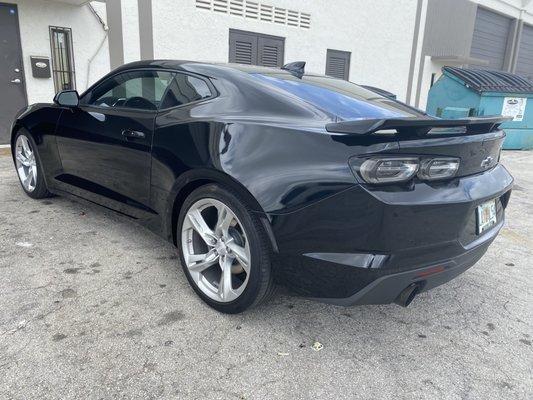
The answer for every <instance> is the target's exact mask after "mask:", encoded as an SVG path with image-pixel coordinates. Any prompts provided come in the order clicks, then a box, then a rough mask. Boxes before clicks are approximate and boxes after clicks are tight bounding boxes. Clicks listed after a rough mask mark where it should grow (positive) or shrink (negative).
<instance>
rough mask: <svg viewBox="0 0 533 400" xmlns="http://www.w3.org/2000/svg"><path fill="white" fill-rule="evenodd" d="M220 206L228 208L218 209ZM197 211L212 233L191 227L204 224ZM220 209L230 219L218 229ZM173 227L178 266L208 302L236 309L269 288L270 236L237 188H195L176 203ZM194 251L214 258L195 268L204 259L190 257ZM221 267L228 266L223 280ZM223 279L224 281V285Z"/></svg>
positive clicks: (256, 299)
mask: <svg viewBox="0 0 533 400" xmlns="http://www.w3.org/2000/svg"><path fill="white" fill-rule="evenodd" d="M224 207H225V208H226V209H228V210H229V212H228V211H223V210H225V208H224ZM198 213H200V216H201V217H202V220H203V221H204V222H205V224H206V225H207V229H206V230H205V232H208V231H209V232H210V234H212V236H213V237H211V236H209V235H207V234H205V232H204V234H200V233H199V231H200V230H203V229H195V227H196V228H198V226H197V225H201V226H204V225H203V223H198V222H197V221H199V219H198V218H197V216H198ZM221 215H224V216H225V217H226V218H225V219H224V221H228V220H230V219H231V222H230V223H229V226H228V227H227V228H224V227H223V228H221V229H218V227H219V226H225V225H227V223H226V222H224V223H221V222H220V221H221V220H222V218H221ZM204 227H205V226H204ZM176 229H177V232H176V237H177V244H178V250H179V256H180V261H181V265H182V268H183V271H184V272H185V275H186V277H187V280H188V281H189V283H190V285H191V286H192V288H193V289H194V291H195V292H196V293H197V294H198V296H199V297H200V298H201V299H202V300H203V301H204V302H205V303H207V304H208V305H209V306H211V307H212V308H214V309H216V310H218V311H220V312H222V313H227V314H236V313H240V312H243V311H245V310H247V309H249V308H252V307H254V306H257V305H258V304H260V303H262V302H263V301H265V300H266V299H268V298H269V297H270V296H271V295H272V294H273V292H274V287H275V286H274V282H273V277H272V271H271V252H272V249H271V245H270V242H269V239H268V237H267V235H266V232H265V230H264V227H263V225H262V224H261V221H260V220H259V217H258V216H257V215H256V213H254V212H252V210H251V208H250V207H249V205H248V204H247V203H246V201H245V200H243V198H242V197H241V196H239V195H238V194H237V193H235V192H234V191H232V190H229V189H227V188H225V187H222V186H220V185H217V184H208V185H205V186H202V187H200V188H198V189H196V190H194V191H193V192H192V193H191V194H190V195H189V196H188V197H187V198H186V199H185V201H184V203H183V205H182V207H181V210H180V214H179V218H178V223H177V228H176ZM223 232H226V233H223ZM204 236H205V237H206V238H207V241H206V239H204ZM208 242H210V243H208ZM225 246H226V247H225ZM225 249H226V250H225ZM197 253H200V254H201V255H208V254H211V256H209V257H210V260H209V262H211V263H212V259H213V258H215V257H218V258H216V260H215V262H214V263H213V264H212V265H211V266H209V267H207V268H206V269H204V270H203V271H201V272H198V270H197V266H198V265H200V266H201V268H204V265H203V264H202V262H203V261H194V260H196V259H197V258H199V257H200V256H199V255H198V254H197ZM225 253H226V255H224V254H225ZM244 253H246V254H244ZM209 257H208V256H206V257H205V258H204V260H205V259H208V258H209ZM200 258H201V257H200ZM232 258H233V259H232ZM246 258H248V260H247V261H248V262H246ZM191 260H193V261H191ZM229 264H231V266H230V267H228V265H229ZM205 265H207V263H206V264H205ZM224 271H231V274H230V277H229V278H228V280H224V277H225V276H226V275H224ZM218 274H220V276H218ZM217 280H218V285H217ZM223 282H229V286H228V284H224V283H223ZM242 285H245V286H244V287H243V286H242ZM227 287H229V289H228V293H227V296H226V294H225V292H226V290H225V288H227ZM236 294H237V295H236ZM235 296H236V297H235ZM234 297H235V298H234Z"/></svg>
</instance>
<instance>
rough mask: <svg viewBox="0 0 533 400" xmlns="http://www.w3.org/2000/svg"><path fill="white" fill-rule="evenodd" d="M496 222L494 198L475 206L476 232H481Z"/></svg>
mask: <svg viewBox="0 0 533 400" xmlns="http://www.w3.org/2000/svg"><path fill="white" fill-rule="evenodd" d="M495 224H496V199H492V200H489V201H487V202H485V203H483V204H481V205H479V206H477V233H478V235H480V234H482V233H483V232H485V231H488V230H489V229H490V228H492V226H493V225H495Z"/></svg>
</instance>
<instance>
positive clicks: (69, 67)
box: [50, 26, 76, 92]
mask: <svg viewBox="0 0 533 400" xmlns="http://www.w3.org/2000/svg"><path fill="white" fill-rule="evenodd" d="M50 44H51V47H52V74H53V76H54V85H55V89H56V92H59V91H61V90H73V89H75V88H76V80H75V71H74V57H73V52H72V30H71V29H70V28H60V27H57V26H51V27H50Z"/></svg>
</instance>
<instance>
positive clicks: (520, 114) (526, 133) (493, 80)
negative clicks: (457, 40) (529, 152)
mask: <svg viewBox="0 0 533 400" xmlns="http://www.w3.org/2000/svg"><path fill="white" fill-rule="evenodd" d="M426 111H427V113H428V114H430V115H434V116H436V117H440V118H448V119H454V118H464V117H469V116H471V117H473V116H487V115H504V116H509V117H512V118H513V119H512V120H510V121H508V122H506V123H504V124H502V125H501V127H502V129H503V130H504V131H505V133H506V134H507V137H506V139H505V142H504V144H503V148H504V149H515V150H517V149H520V150H526V149H533V82H530V81H528V80H526V79H525V78H522V77H520V76H518V75H514V74H511V73H507V72H500V71H489V70H481V69H473V68H457V67H443V68H442V76H441V77H440V78H439V79H438V80H437V82H435V84H434V85H433V86H432V87H431V89H430V91H429V96H428V105H427V110H426Z"/></svg>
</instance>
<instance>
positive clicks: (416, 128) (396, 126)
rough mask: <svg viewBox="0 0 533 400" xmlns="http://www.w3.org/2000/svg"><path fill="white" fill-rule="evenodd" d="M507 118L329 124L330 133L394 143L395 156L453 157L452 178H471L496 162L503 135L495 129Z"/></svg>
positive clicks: (363, 121)
mask: <svg viewBox="0 0 533 400" xmlns="http://www.w3.org/2000/svg"><path fill="white" fill-rule="evenodd" d="M507 120H508V118H505V117H501V116H497V117H481V118H466V119H459V120H443V119H435V118H416V119H413V118H397V119H381V120H368V119H367V120H355V121H341V122H336V123H331V124H328V125H327V126H326V129H327V130H328V131H329V132H331V133H337V134H344V135H350V136H352V135H355V136H370V135H372V136H374V135H376V136H377V135H379V136H381V135H389V136H390V137H391V140H394V139H395V140H397V141H398V145H399V150H398V151H396V152H395V153H399V154H405V155H412V156H435V157H456V158H459V159H460V160H461V163H460V167H459V170H458V171H457V174H456V176H466V175H473V174H477V173H480V172H483V171H486V170H488V169H491V168H493V167H494V166H495V165H496V164H498V161H499V159H500V151H501V148H502V145H503V140H504V139H505V133H504V132H503V131H502V130H500V129H499V125H500V124H501V123H503V122H505V121H507Z"/></svg>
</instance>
